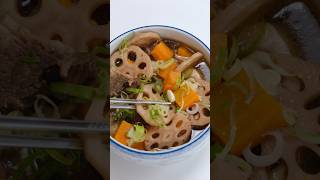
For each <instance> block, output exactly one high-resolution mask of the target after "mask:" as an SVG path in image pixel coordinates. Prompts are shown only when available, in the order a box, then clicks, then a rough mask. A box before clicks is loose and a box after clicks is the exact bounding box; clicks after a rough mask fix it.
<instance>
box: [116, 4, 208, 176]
mask: <svg viewBox="0 0 320 180" xmlns="http://www.w3.org/2000/svg"><path fill="white" fill-rule="evenodd" d="M110 4H111V6H110V8H111V11H110V14H111V16H110V38H111V40H112V39H113V38H115V37H117V36H118V35H120V34H122V33H124V32H126V31H128V30H131V29H133V28H137V27H141V26H146V25H168V26H173V27H177V28H180V29H183V30H185V31H188V32H190V33H192V34H193V35H195V36H196V37H198V38H199V39H201V40H202V41H203V42H204V43H205V44H207V45H208V46H210V0H197V1H195V0H110ZM110 179H111V180H149V179H152V180H163V179H166V180H209V179H210V145H209V144H208V145H207V147H206V148H205V149H203V150H202V151H200V152H199V153H198V154H194V155H193V157H192V158H190V159H189V160H187V161H183V162H181V163H178V164H172V165H167V166H164V167H161V168H154V167H146V166H143V165H139V164H136V163H132V162H128V161H126V160H124V159H122V158H121V157H118V156H117V155H116V154H115V153H114V152H112V151H111V152H110Z"/></svg>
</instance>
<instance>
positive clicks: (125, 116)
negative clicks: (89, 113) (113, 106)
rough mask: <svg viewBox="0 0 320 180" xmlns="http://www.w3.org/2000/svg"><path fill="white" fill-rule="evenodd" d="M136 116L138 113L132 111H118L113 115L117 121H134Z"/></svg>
mask: <svg viewBox="0 0 320 180" xmlns="http://www.w3.org/2000/svg"><path fill="white" fill-rule="evenodd" d="M135 116H136V111H135V110H132V109H117V110H116V112H115V113H114V114H113V119H114V120H115V121H121V120H128V121H132V120H134V117H135Z"/></svg>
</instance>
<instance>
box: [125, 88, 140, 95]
mask: <svg viewBox="0 0 320 180" xmlns="http://www.w3.org/2000/svg"><path fill="white" fill-rule="evenodd" d="M126 92H127V93H132V94H139V93H143V88H142V87H140V88H133V87H129V88H126Z"/></svg>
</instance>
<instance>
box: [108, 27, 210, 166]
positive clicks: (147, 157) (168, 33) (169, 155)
mask: <svg viewBox="0 0 320 180" xmlns="http://www.w3.org/2000/svg"><path fill="white" fill-rule="evenodd" d="M148 31H153V32H157V33H159V34H160V36H161V37H162V38H168V39H173V40H177V41H180V42H182V43H185V44H187V45H189V46H190V47H192V48H194V49H196V50H199V51H200V52H202V53H203V54H204V57H205V59H206V60H210V49H209V48H208V47H207V46H206V45H205V44H204V43H203V42H202V41H201V40H200V39H198V38H197V37H195V36H193V35H192V34H190V33H188V32H186V31H184V30H181V29H178V28H174V27H169V26H163V25H152V26H144V27H139V28H136V29H132V30H130V31H128V32H125V33H123V34H121V35H120V36H118V37H116V38H115V39H113V40H112V41H111V43H110V52H111V53H114V52H115V51H116V50H117V48H118V46H119V44H120V43H121V41H122V40H123V39H124V38H126V37H127V36H130V34H131V33H132V32H148ZM209 143H210V127H209V126H208V127H206V128H205V129H203V130H201V131H192V138H191V140H190V141H189V142H187V143H186V144H183V145H181V146H178V147H175V148H170V149H167V150H161V151H156V152H153V151H141V150H137V149H133V148H130V147H128V146H125V145H122V144H120V143H119V142H117V141H116V140H115V139H114V138H113V137H110V149H111V152H115V154H117V155H119V156H120V157H122V158H125V159H127V160H129V161H135V162H137V163H142V164H148V165H156V166H158V165H165V164H168V163H170V164H172V163H174V162H178V161H182V160H185V159H187V158H189V157H191V156H193V155H196V154H197V152H198V151H200V150H202V149H203V148H204V147H205V145H207V144H209Z"/></svg>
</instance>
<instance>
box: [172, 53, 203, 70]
mask: <svg viewBox="0 0 320 180" xmlns="http://www.w3.org/2000/svg"><path fill="white" fill-rule="evenodd" d="M202 58H203V54H202V53H200V52H196V53H194V54H193V55H192V56H191V57H189V58H188V59H187V60H185V61H184V62H183V63H181V64H180V65H179V66H178V67H177V70H178V71H180V72H183V71H185V70H187V69H188V68H191V67H194V66H195V65H196V63H198V62H199V61H200V60H201V59H202Z"/></svg>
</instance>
